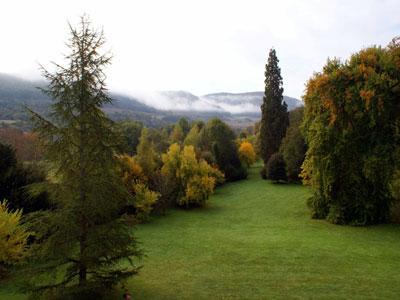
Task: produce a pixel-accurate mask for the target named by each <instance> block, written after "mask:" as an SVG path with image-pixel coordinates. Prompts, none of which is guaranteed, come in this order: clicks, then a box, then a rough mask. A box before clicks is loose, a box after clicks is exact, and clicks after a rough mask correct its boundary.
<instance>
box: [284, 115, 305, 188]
mask: <svg viewBox="0 0 400 300" xmlns="http://www.w3.org/2000/svg"><path fill="white" fill-rule="evenodd" d="M303 115H304V108H303V107H300V108H297V109H295V110H293V111H291V112H290V113H289V118H290V125H289V127H288V129H287V131H286V136H285V137H284V139H283V140H282V144H281V147H280V152H281V153H282V155H283V159H284V160H285V164H286V175H287V177H288V179H289V180H290V181H299V180H300V177H299V175H300V173H301V165H302V164H303V161H304V158H305V155H306V151H307V147H306V143H305V141H304V137H303V133H302V132H301V128H300V126H301V123H302V121H303Z"/></svg>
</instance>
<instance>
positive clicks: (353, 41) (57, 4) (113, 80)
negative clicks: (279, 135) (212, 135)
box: [0, 0, 400, 98]
mask: <svg viewBox="0 0 400 300" xmlns="http://www.w3.org/2000/svg"><path fill="white" fill-rule="evenodd" d="M83 13H87V14H88V15H89V16H90V17H91V19H92V21H93V24H94V25H95V26H97V27H101V26H102V27H103V28H104V31H105V34H106V38H107V45H106V47H107V49H109V50H111V52H112V54H113V56H114V58H113V63H112V66H110V67H109V68H108V71H107V74H108V84H109V86H110V88H112V89H115V90H119V91H125V92H129V91H131V92H134V91H157V90H187V91H190V92H192V93H195V94H197V95H202V94H206V93H211V92H219V91H226V92H245V91H257V90H263V80H264V65H265V62H266V59H267V55H268V51H269V49H270V48H271V47H274V48H275V49H276V51H277V55H278V57H279V59H280V67H281V70H282V76H283V81H284V89H285V92H284V94H285V95H288V96H292V97H298V98H300V97H301V95H302V93H303V91H304V84H305V82H306V81H307V79H308V78H309V77H310V76H311V75H312V74H313V72H315V71H319V70H320V69H321V68H322V66H323V65H324V63H325V62H326V59H327V57H340V58H347V57H348V56H349V55H350V54H351V53H354V52H355V51H357V50H359V49H360V48H362V47H366V46H370V45H374V44H377V45H386V44H387V43H388V42H389V41H390V40H391V39H392V38H393V37H394V36H396V35H400V0H375V1H373V0H360V1H352V0H343V1H334V0H326V1H316V0H314V1H312V0H309V1H305V0H304V1H300V0H297V1H281V0H279V1H278V0H275V1H266V0H261V1H251V0H244V1H233V0H227V1H218V0H210V1H207V0H197V1H189V0H186V1H184V0H182V1H175V0H160V1H152V0H146V1H144V0H143V1H132V0H131V1H118V0H115V1H99V0H94V1H84V0H79V1H75V0H57V1H55V0H49V1H40V0H35V1H18V0H3V1H2V3H1V9H0V32H1V35H0V37H1V52H0V53H1V55H0V72H2V73H11V74H16V75H22V76H25V77H29V78H32V77H37V76H38V74H39V72H38V63H41V64H44V65H45V66H47V65H49V61H51V60H54V61H57V62H60V61H61V62H62V60H61V54H62V53H65V52H66V48H65V41H66V39H67V37H68V25H67V22H68V21H69V22H71V23H72V24H76V23H77V21H78V19H79V16H80V15H82V14H83Z"/></svg>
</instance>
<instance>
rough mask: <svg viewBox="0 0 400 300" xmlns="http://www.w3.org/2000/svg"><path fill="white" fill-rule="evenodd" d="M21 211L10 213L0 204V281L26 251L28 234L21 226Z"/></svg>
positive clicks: (3, 203) (4, 203) (4, 205)
mask: <svg viewBox="0 0 400 300" xmlns="http://www.w3.org/2000/svg"><path fill="white" fill-rule="evenodd" d="M21 217H22V210H16V211H14V212H12V211H10V210H9V208H8V204H7V202H6V201H5V200H4V201H3V202H0V249H1V250H0V279H1V278H4V277H5V276H6V273H7V267H9V266H11V265H13V264H15V263H17V262H19V261H20V260H21V259H22V258H23V257H24V256H25V255H26V250H27V239H28V236H29V233H28V232H27V231H26V230H25V228H24V226H22V225H21Z"/></svg>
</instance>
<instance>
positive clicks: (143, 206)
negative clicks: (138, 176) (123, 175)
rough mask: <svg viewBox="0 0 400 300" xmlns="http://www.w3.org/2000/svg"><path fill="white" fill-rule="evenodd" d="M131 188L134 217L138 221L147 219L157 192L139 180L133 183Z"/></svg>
mask: <svg viewBox="0 0 400 300" xmlns="http://www.w3.org/2000/svg"><path fill="white" fill-rule="evenodd" d="M133 190H134V193H135V196H134V202H133V206H134V207H135V217H136V219H137V221H138V222H144V221H147V220H148V219H149V216H150V213H151V211H152V209H153V205H154V204H155V203H156V201H157V199H158V197H159V194H158V193H156V192H153V191H151V190H150V189H149V188H148V187H147V186H146V185H145V184H144V183H140V182H139V183H136V184H134V185H133Z"/></svg>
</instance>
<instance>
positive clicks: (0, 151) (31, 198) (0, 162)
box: [0, 143, 50, 214]
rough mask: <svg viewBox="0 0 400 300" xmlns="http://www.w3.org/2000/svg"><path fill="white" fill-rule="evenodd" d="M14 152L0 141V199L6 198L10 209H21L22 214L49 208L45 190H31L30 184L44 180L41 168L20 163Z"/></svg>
mask: <svg viewBox="0 0 400 300" xmlns="http://www.w3.org/2000/svg"><path fill="white" fill-rule="evenodd" d="M15 152H16V151H15V150H14V149H13V148H12V147H11V146H10V145H5V144H2V143H0V199H8V206H9V207H10V209H12V210H16V209H21V210H23V213H24V214H26V213H30V212H33V211H37V210H46V209H49V208H50V203H49V199H48V195H47V193H46V192H45V191H43V190H40V189H36V191H35V193H33V192H31V190H32V189H31V187H32V185H36V184H37V185H40V184H41V183H42V182H44V181H45V179H46V176H45V174H44V172H43V170H40V169H39V168H38V167H37V166H36V164H33V163H30V164H27V165H25V166H24V165H22V164H20V163H19V162H18V161H17V157H16V153H15Z"/></svg>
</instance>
